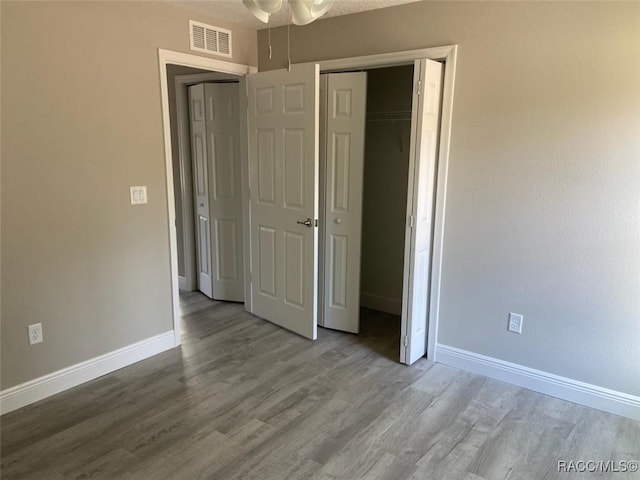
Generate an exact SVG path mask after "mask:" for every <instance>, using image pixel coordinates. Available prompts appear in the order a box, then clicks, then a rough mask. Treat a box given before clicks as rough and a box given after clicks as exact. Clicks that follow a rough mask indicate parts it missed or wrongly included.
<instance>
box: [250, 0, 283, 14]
mask: <svg viewBox="0 0 640 480" xmlns="http://www.w3.org/2000/svg"><path fill="white" fill-rule="evenodd" d="M253 1H254V2H255V3H256V5H257V6H258V8H259V9H260V10H262V11H263V12H267V13H269V14H271V13H276V12H277V11H279V10H280V9H281V8H282V0H253Z"/></svg>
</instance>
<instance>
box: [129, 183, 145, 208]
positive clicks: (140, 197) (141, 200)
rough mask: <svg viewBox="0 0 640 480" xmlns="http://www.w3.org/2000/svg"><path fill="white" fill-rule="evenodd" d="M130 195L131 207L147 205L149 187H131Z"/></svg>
mask: <svg viewBox="0 0 640 480" xmlns="http://www.w3.org/2000/svg"><path fill="white" fill-rule="evenodd" d="M129 195H130V196H131V205H144V204H145V203H147V187H146V186H145V185H137V186H135V187H129Z"/></svg>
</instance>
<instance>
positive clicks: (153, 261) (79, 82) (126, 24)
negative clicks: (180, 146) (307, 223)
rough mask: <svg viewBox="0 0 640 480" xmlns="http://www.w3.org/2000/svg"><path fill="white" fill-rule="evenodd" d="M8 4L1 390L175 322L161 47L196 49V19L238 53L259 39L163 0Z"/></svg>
mask: <svg viewBox="0 0 640 480" xmlns="http://www.w3.org/2000/svg"><path fill="white" fill-rule="evenodd" d="M1 8H2V33H1V35H2V278H3V280H4V281H3V282H2V300H3V301H2V388H3V389H5V388H8V387H11V386H14V385H16V384H19V383H22V382H25V381H27V380H31V379H34V378H37V377H39V376H41V375H44V374H47V373H50V372H53V371H56V370H59V369H61V368H64V367H67V366H69V365H73V364H75V363H78V362H81V361H84V360H87V359H90V358H93V357H96V356H98V355H101V354H104V353H106V352H109V351H112V350H115V349H117V348H120V347H123V346H126V345H129V344H131V343H134V342H136V341H139V340H142V339H145V338H148V337H150V336H153V335H156V334H160V333H163V332H166V331H169V330H171V329H172V320H171V302H170V295H171V291H170V276H169V240H168V238H169V235H168V224H167V198H166V187H165V161H164V148H163V138H162V116H161V105H160V85H159V70H158V53H157V49H158V48H166V49H170V50H178V51H182V52H189V36H188V20H189V19H196V20H201V21H205V22H207V23H212V24H214V25H218V26H221V27H224V28H230V29H231V30H232V31H233V35H234V42H233V47H234V57H233V61H235V62H238V63H245V64H253V65H255V64H256V45H255V43H256V40H255V32H253V31H251V30H247V29H242V28H239V27H237V26H235V25H233V24H230V23H228V22H223V21H218V20H217V19H213V18H207V17H202V16H199V15H198V14H195V13H193V12H191V11H189V10H185V9H180V8H178V7H174V6H171V5H168V4H165V3H163V2H42V3H40V2H7V1H3V2H1ZM214 58H215V57H214ZM218 58H220V57H218ZM221 59H223V60H224V59H225V58H221ZM130 185H146V186H147V189H148V196H149V203H148V204H147V205H143V206H136V207H133V206H130V205H129V186H130ZM35 322H42V324H43V330H44V339H45V340H44V343H42V344H40V345H36V346H33V347H29V346H28V345H27V330H26V326H27V325H28V324H31V323H35Z"/></svg>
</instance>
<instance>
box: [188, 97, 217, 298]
mask: <svg viewBox="0 0 640 480" xmlns="http://www.w3.org/2000/svg"><path fill="white" fill-rule="evenodd" d="M189 118H190V126H191V161H192V164H193V196H194V202H195V208H194V214H195V230H196V232H195V233H196V235H195V237H196V267H197V280H198V290H200V291H201V292H202V293H204V294H205V295H206V296H207V297H209V298H213V290H212V282H211V271H212V268H211V221H210V220H211V219H210V216H209V180H208V178H209V174H208V170H209V169H208V167H207V134H206V125H205V98H204V85H203V84H200V85H193V86H191V87H189Z"/></svg>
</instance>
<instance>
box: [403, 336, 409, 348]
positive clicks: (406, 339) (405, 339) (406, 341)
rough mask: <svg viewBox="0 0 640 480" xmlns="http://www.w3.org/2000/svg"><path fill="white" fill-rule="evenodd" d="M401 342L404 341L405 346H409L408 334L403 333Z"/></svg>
mask: <svg viewBox="0 0 640 480" xmlns="http://www.w3.org/2000/svg"><path fill="white" fill-rule="evenodd" d="M403 343H404V346H405V347H408V346H409V336H408V335H405V336H404V342H403Z"/></svg>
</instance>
